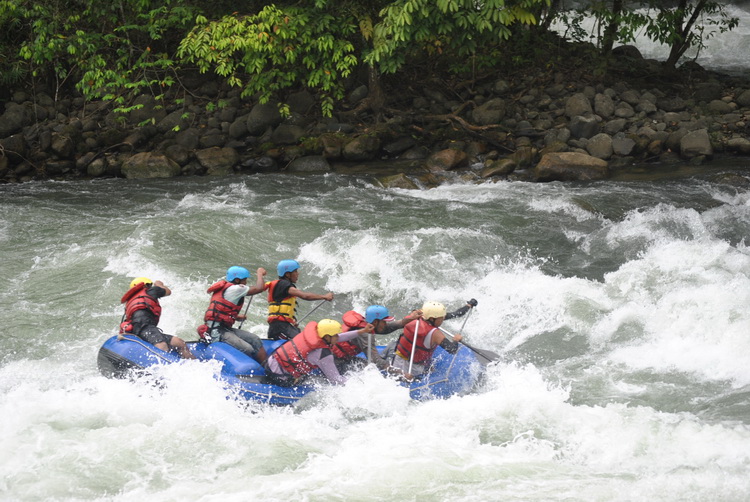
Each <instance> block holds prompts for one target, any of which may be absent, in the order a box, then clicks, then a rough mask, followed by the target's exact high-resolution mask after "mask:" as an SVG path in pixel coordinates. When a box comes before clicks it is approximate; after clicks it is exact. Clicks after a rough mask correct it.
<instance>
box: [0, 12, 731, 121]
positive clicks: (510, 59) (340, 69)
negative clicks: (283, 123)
mask: <svg viewBox="0 0 750 502" xmlns="http://www.w3.org/2000/svg"><path fill="white" fill-rule="evenodd" d="M586 18H593V19H594V21H595V24H594V27H595V29H594V32H593V34H590V33H589V32H587V31H586V30H584V29H583V28H582V22H583V21H584V20H585V19H586ZM737 22H738V20H737V19H736V18H731V17H729V16H728V15H727V14H726V12H725V10H724V8H723V5H722V3H720V2H716V1H709V0H698V1H688V0H677V1H674V2H663V1H655V0H637V1H626V0H613V1H601V0H587V1H582V2H579V8H577V9H574V10H564V9H563V2H562V0H485V1H482V2H477V1H475V0H364V1H352V0H312V1H307V2H299V1H289V2H287V1H279V2H276V3H274V4H268V3H267V2H258V1H252V0H251V1H247V2H242V3H240V4H238V3H237V2H229V1H226V0H212V1H210V2H208V1H205V0H119V1H116V2H99V1H94V0H80V1H76V2H60V1H58V0H0V28H1V29H0V90H1V91H3V93H2V94H0V97H7V96H8V95H9V94H10V90H11V89H14V88H18V87H26V88H34V86H35V84H37V83H41V84H43V85H44V86H45V88H47V89H48V90H52V91H53V93H54V95H55V97H56V96H58V95H61V94H66V95H67V94H70V93H71V91H73V90H75V91H77V92H78V93H80V94H81V95H82V96H83V97H84V98H85V99H86V100H100V99H103V100H108V101H111V102H113V103H114V104H115V106H116V107H117V108H118V109H119V110H120V111H122V112H127V111H130V110H133V109H134V108H137V107H138V106H139V105H138V104H134V103H135V101H134V100H135V99H136V98H137V97H138V96H139V95H143V94H150V95H153V96H154V97H155V98H156V100H157V101H160V100H164V99H165V97H169V98H170V99H175V98H176V97H177V96H179V93H178V92H175V91H179V89H180V87H181V85H180V76H181V75H182V74H184V73H185V72H189V71H195V70H198V71H200V72H205V73H214V74H215V75H217V76H218V77H220V78H222V79H224V80H225V81H226V82H227V83H228V84H230V85H232V86H236V87H238V88H240V89H241V90H242V95H243V96H253V97H254V98H255V99H257V100H258V101H260V102H261V103H263V102H267V101H269V100H273V101H278V102H280V103H281V104H280V107H281V111H282V113H284V112H286V111H287V108H286V106H285V105H284V96H285V93H286V92H288V91H289V90H292V89H305V90H307V91H309V92H311V93H312V94H313V95H314V96H316V99H317V101H318V104H319V106H320V110H321V113H322V114H323V115H330V114H332V113H333V112H334V110H335V109H336V106H337V103H338V102H340V101H341V100H342V99H343V98H344V95H345V90H346V88H347V85H348V84H349V82H350V79H351V77H352V75H355V74H357V75H361V74H363V73H364V72H365V71H366V74H367V76H368V77H369V83H368V86H369V96H368V98H367V100H366V101H365V102H363V103H361V104H360V106H361V107H368V108H369V109H370V110H371V111H372V112H373V116H375V117H378V116H379V114H380V110H381V109H382V107H383V106H384V103H385V102H386V95H387V94H386V92H384V91H383V90H382V89H383V85H382V80H383V78H384V77H386V76H389V78H391V79H392V81H395V82H404V81H407V80H414V79H415V78H419V77H420V76H422V75H426V74H428V73H430V74H435V73H439V74H440V75H441V77H442V78H444V79H445V80H451V79H465V80H469V81H471V80H476V79H477V78H479V77H481V76H482V75H483V74H485V73H489V72H490V71H492V72H497V71H498V69H501V68H504V69H506V70H512V69H513V68H515V67H520V66H522V65H524V64H528V63H536V62H537V61H538V60H544V57H545V56H548V53H546V52H545V50H546V49H545V47H546V42H544V41H546V40H549V33H550V30H551V29H552V27H553V26H557V27H558V28H556V30H557V31H562V32H564V33H565V35H566V37H567V38H569V39H572V40H578V41H587V42H593V45H594V47H596V50H597V51H598V52H599V55H600V56H601V57H600V60H601V62H602V63H601V65H600V68H601V71H602V72H604V71H606V68H607V65H606V62H607V60H608V57H609V56H610V54H611V51H612V49H613V47H614V46H615V45H617V44H622V43H628V42H631V41H632V40H633V38H634V36H635V34H636V33H637V32H638V31H639V30H645V33H646V34H647V36H648V37H649V38H651V39H652V40H655V41H658V42H661V43H666V44H668V45H669V46H670V47H671V51H670V55H669V58H668V59H667V62H666V65H667V66H668V67H669V66H672V67H673V66H674V65H676V64H677V62H678V60H679V59H680V57H681V56H683V55H684V53H685V51H686V50H687V49H689V48H691V47H698V48H700V47H701V46H702V45H703V44H704V42H705V41H706V40H707V39H708V38H709V37H711V36H712V35H713V34H715V33H717V32H721V31H725V30H731V29H732V28H734V27H735V26H736V25H737ZM560 27H562V28H560ZM170 93H171V94H170Z"/></svg>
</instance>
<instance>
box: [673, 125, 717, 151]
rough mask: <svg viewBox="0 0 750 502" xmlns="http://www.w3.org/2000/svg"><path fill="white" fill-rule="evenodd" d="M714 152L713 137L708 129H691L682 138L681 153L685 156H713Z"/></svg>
mask: <svg viewBox="0 0 750 502" xmlns="http://www.w3.org/2000/svg"><path fill="white" fill-rule="evenodd" d="M713 153H714V150H713V147H712V146H711V138H709V136H708V131H707V130H706V129H698V130H697V131H691V132H689V133H687V134H686V135H685V136H683V137H682V139H681V140H680V154H681V155H682V156H683V157H687V158H691V157H697V156H711V155H713Z"/></svg>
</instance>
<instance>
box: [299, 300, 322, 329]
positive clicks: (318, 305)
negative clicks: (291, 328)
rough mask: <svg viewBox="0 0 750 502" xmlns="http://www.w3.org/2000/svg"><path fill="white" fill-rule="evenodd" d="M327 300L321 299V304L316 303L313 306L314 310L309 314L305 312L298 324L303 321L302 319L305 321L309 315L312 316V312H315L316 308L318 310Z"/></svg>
mask: <svg viewBox="0 0 750 502" xmlns="http://www.w3.org/2000/svg"><path fill="white" fill-rule="evenodd" d="M325 302H326V300H321V301H320V303H319V304H317V305H316V306H315V307H313V309H312V310H311V311H310V312H308V313H307V314H305V315H304V316H302V317H301V318H300V319H299V320H298V321H297V324H299V323H301V322H302V321H304V320H305V319H307V318H308V317H309V316H310V314H312V313H313V312H315V311H316V310H318V309H319V308H320V307H321V305H323V304H324V303H325Z"/></svg>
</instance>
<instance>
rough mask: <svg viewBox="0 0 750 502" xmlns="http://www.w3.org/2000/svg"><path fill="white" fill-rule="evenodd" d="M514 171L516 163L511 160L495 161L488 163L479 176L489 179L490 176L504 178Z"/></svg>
mask: <svg viewBox="0 0 750 502" xmlns="http://www.w3.org/2000/svg"><path fill="white" fill-rule="evenodd" d="M515 169H516V162H515V161H514V160H513V159H509V158H505V159H497V160H491V161H488V162H487V164H486V165H485V166H484V169H482V172H481V173H480V176H481V177H482V178H490V177H492V176H505V175H508V174H510V173H512V172H513V171H514V170H515Z"/></svg>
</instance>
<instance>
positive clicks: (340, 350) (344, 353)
mask: <svg viewBox="0 0 750 502" xmlns="http://www.w3.org/2000/svg"><path fill="white" fill-rule="evenodd" d="M341 320H342V321H344V322H343V325H342V326H341V332H342V333H346V332H347V331H353V330H355V329H360V328H364V327H365V326H367V321H365V318H364V317H363V316H362V314H360V313H359V312H355V311H353V310H350V311H348V312H344V315H343V316H341ZM331 352H333V355H334V357H336V358H337V359H351V358H353V357H354V356H356V355H357V354H359V353H360V352H362V350H361V349H360V348H359V346H358V345H357V344H356V343H354V342H339V343H337V344H335V345H332V346H331Z"/></svg>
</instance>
